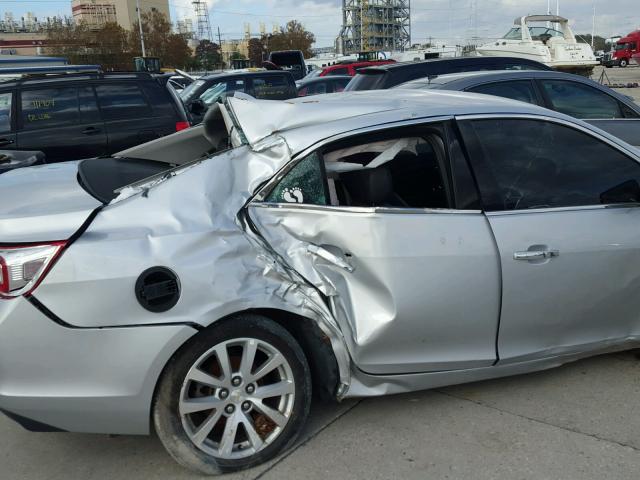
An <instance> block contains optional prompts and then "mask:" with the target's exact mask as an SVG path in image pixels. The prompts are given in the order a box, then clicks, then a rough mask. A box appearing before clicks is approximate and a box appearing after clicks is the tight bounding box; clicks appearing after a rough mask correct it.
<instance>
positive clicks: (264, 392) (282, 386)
mask: <svg viewBox="0 0 640 480" xmlns="http://www.w3.org/2000/svg"><path fill="white" fill-rule="evenodd" d="M294 391H295V387H294V385H293V382H289V381H287V380H282V381H280V382H278V383H272V384H271V385H265V386H263V387H258V388H257V389H256V391H255V392H254V394H253V396H254V397H256V398H260V399H264V398H270V397H280V396H282V395H287V394H289V393H294Z"/></svg>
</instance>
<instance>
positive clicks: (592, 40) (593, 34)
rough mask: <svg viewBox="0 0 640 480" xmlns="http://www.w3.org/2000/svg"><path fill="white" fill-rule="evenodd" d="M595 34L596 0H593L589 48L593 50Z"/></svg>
mask: <svg viewBox="0 0 640 480" xmlns="http://www.w3.org/2000/svg"><path fill="white" fill-rule="evenodd" d="M595 36H596V0H593V24H592V25H591V50H593V45H594V39H595Z"/></svg>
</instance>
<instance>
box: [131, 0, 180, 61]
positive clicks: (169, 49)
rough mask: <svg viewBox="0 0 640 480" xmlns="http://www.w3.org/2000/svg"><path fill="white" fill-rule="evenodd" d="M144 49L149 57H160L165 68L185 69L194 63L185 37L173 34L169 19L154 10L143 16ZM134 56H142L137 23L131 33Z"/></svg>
mask: <svg viewBox="0 0 640 480" xmlns="http://www.w3.org/2000/svg"><path fill="white" fill-rule="evenodd" d="M141 19H142V32H143V34H144V47H145V54H146V56H147V57H159V58H160V61H161V62H162V65H163V66H165V67H173V68H185V67H187V66H188V65H190V64H191V63H192V58H191V49H190V48H189V44H188V42H187V39H186V38H185V36H184V35H181V34H178V33H173V31H172V29H171V22H169V19H168V18H167V17H166V16H165V15H163V14H162V13H160V12H158V11H157V10H152V11H150V12H144V13H143V14H142V15H141ZM129 50H130V51H131V52H132V53H133V55H132V56H134V57H140V56H142V47H141V44H140V24H139V23H138V22H137V21H136V22H135V23H134V25H133V28H132V30H131V32H129Z"/></svg>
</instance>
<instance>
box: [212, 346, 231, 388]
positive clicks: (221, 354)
mask: <svg viewBox="0 0 640 480" xmlns="http://www.w3.org/2000/svg"><path fill="white" fill-rule="evenodd" d="M215 350H216V357H217V358H218V363H219V364H220V370H221V371H222V377H223V378H224V379H225V381H227V382H228V381H229V380H230V379H231V365H230V363H229V352H227V347H226V346H225V345H218V346H217V347H216V349H215Z"/></svg>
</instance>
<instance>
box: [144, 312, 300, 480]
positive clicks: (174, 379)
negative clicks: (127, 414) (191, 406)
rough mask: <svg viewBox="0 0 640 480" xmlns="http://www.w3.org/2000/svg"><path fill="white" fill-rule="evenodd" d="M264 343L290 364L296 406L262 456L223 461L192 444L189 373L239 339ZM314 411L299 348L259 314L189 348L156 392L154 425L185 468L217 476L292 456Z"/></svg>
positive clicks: (227, 323) (206, 334) (217, 328)
mask: <svg viewBox="0 0 640 480" xmlns="http://www.w3.org/2000/svg"><path fill="white" fill-rule="evenodd" d="M243 337H250V338H255V339H258V340H261V341H264V342H266V343H268V344H269V345H271V346H272V347H274V348H275V349H277V350H278V351H279V352H280V353H281V354H282V355H283V356H284V358H285V359H286V361H287V362H288V364H289V366H290V367H291V371H292V373H293V379H294V383H295V396H294V401H293V402H294V403H293V407H292V410H291V415H290V417H289V420H288V422H287V423H286V425H285V426H284V428H283V429H282V431H281V432H280V433H279V435H278V436H277V437H276V438H275V439H274V440H273V441H272V442H271V443H270V444H268V445H267V446H265V447H264V448H263V449H262V450H260V451H258V452H257V453H255V454H253V455H251V456H249V457H246V458H241V459H221V458H216V457H214V456H213V455H210V454H207V453H206V452H204V451H203V450H201V449H200V448H198V447H197V446H196V445H195V444H194V443H193V442H192V441H191V439H190V438H189V436H188V435H187V432H186V431H185V428H184V427H183V424H182V420H181V416H180V413H179V409H178V408H179V407H178V404H179V398H180V395H181V389H182V385H183V382H184V380H185V378H186V375H187V372H188V371H189V369H190V368H191V367H192V366H193V365H194V364H195V362H196V361H197V360H198V359H199V358H200V357H201V356H202V355H203V354H205V353H206V352H207V351H209V350H210V349H211V348H212V347H213V346H215V345H218V344H220V343H222V342H225V341H228V340H233V339H235V338H243ZM310 405H311V374H310V370H309V365H308V363H307V359H306V357H305V355H304V353H303V351H302V349H301V348H300V345H299V344H298V342H297V341H296V340H295V339H294V338H293V337H292V336H291V334H290V333H289V332H288V331H287V330H285V329H284V328H283V327H281V326H280V325H278V324H277V323H275V322H273V321H272V320H270V319H268V318H266V317H263V316H260V315H255V314H241V315H238V316H235V317H233V318H230V319H226V320H224V321H222V322H221V323H220V324H216V325H214V326H212V327H210V328H209V329H207V330H204V331H203V332H201V333H199V334H198V335H196V336H195V337H193V338H192V339H190V340H189V341H188V342H187V343H186V344H185V345H183V346H182V347H181V348H180V349H179V350H178V352H176V354H175V355H174V356H173V357H172V358H171V360H170V361H169V363H168V364H167V366H166V367H165V369H164V371H163V373H162V376H161V378H160V380H159V382H158V386H157V388H156V395H155V399H154V403H153V423H154V426H155V430H156V433H157V435H158V437H159V438H160V441H161V442H162V444H163V445H164V447H165V448H166V449H167V451H168V452H169V453H170V454H171V456H172V457H173V458H174V459H175V460H176V461H177V462H178V463H179V464H181V465H182V466H184V467H186V468H189V469H191V470H195V471H197V472H200V473H203V474H205V475H217V474H221V473H227V472H233V471H237V470H242V469H246V468H250V467H253V466H256V465H259V464H261V463H264V462H266V461H268V460H270V459H272V458H273V457H275V456H277V455H278V454H280V453H282V452H283V451H285V450H287V449H288V448H289V447H290V446H291V445H292V444H293V442H294V441H295V440H296V438H297V436H298V435H299V434H300V432H301V430H302V428H303V427H304V424H305V422H306V419H307V416H308V414H309V407H310Z"/></svg>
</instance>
